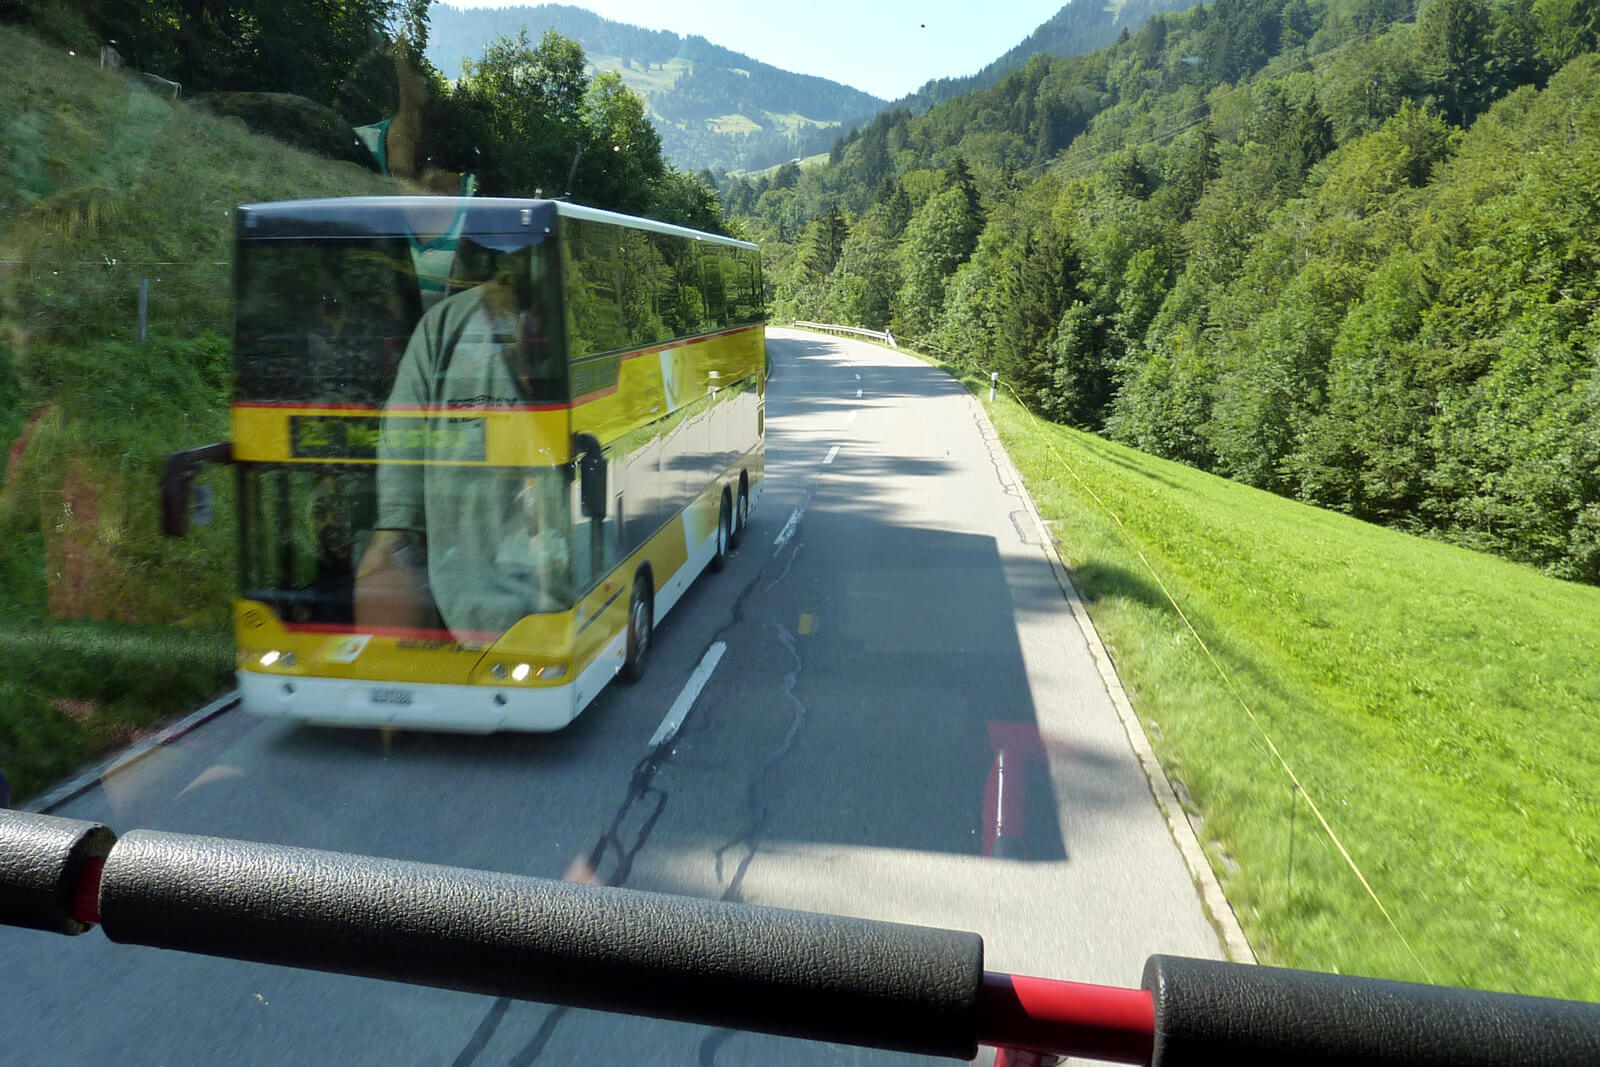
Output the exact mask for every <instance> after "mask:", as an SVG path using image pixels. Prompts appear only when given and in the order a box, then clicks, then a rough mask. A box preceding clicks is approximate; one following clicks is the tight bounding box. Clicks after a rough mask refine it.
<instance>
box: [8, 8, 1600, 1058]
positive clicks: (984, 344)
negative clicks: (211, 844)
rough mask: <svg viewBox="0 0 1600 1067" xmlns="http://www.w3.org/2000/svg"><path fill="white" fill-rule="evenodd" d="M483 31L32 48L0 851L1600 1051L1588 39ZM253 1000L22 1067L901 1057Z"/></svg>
mask: <svg viewBox="0 0 1600 1067" xmlns="http://www.w3.org/2000/svg"><path fill="white" fill-rule="evenodd" d="M462 2H463V3H464V4H467V5H468V6H457V5H456V3H455V2H454V0H451V2H449V3H428V2H424V0H362V2H361V3H332V4H328V3H310V2H307V0H283V2H280V3H268V2H267V0H229V2H227V3H209V2H208V3H200V2H196V0H96V2H95V3H71V2H63V0H22V2H13V3H6V2H3V0H0V69H3V70H8V71H11V72H13V73H12V75H11V76H10V77H8V78H0V801H4V802H5V803H9V804H10V805H13V806H17V807H26V808H30V809H32V810H34V811H37V812H44V813H48V814H53V815H58V816H62V817H66V818H73V819H83V820H93V821H98V822H102V823H104V824H105V825H106V826H109V827H110V828H112V829H113V830H115V831H117V832H118V833H126V832H129V831H134V830H139V829H149V830H157V831H163V832H170V833H175V834H184V835H196V836H202V837H220V838H237V839H241V840H245V841H253V842H265V843H270V844H273V845H282V846H290V847H303V848H307V849H314V850H324V851H327V852H332V853H361V854H370V855H374V856H379V857H387V858H390V859H395V860H403V861H414V862H416V863H420V864H432V865H445V866H453V867H464V868H470V869H477V870H489V871H499V872H505V873H510V874H515V875H522V876H530V877H535V878H539V879H545V880H548V881H552V882H559V883H572V884H577V885H583V886H592V887H594V893H595V894H598V895H600V897H602V898H603V899H616V898H617V897H618V896H619V895H621V894H619V891H620V890H638V891H642V892H646V893H658V894H672V895H678V896H687V897H694V898H701V899H703V900H705V901H716V902H721V903H723V904H726V905H729V906H736V905H754V906H763V907H774V908H783V909H792V910H798V911H811V912H827V913H837V914H841V915H846V916H853V917H858V918H869V919H877V920H885V921H891V922H896V923H903V924H910V925H920V926H933V927H944V928H950V929H955V930H969V931H975V932H977V933H979V934H981V935H982V936H983V939H984V952H985V956H984V964H983V966H984V969H985V970H988V971H992V972H1004V973H1018V974H1027V975H1038V976H1043V977H1047V978H1056V979H1065V980H1075V981H1081V982H1088V983H1104V984H1108V985H1114V986H1124V987H1126V986H1134V985H1137V984H1138V983H1139V981H1140V977H1141V974H1142V973H1143V968H1144V965H1145V961H1146V959H1147V958H1148V957H1150V956H1151V955H1153V954H1158V953H1161V954H1173V955H1178V956H1191V957H1202V958H1208V959H1224V958H1226V959H1233V960H1238V961H1242V962H1247V963H1248V962H1259V963H1264V964H1268V965H1271V966H1273V967H1278V966H1281V967H1288V968H1301V969H1306V970H1313V971H1322V972H1331V973H1337V974H1341V975H1370V976H1376V977H1383V978H1392V979H1399V980H1403V981H1408V982H1419V983H1434V984H1440V985H1452V986H1463V987H1476V988H1483V989H1490V990H1499V991H1507V992H1519V993H1527V994H1534V995H1538V996H1542V997H1552V998H1565V999H1573V1000H1594V1001H1600V924H1596V923H1595V922H1594V921H1593V919H1594V914H1595V903H1594V902H1595V901H1596V900H1600V725H1597V722H1600V720H1597V718H1596V711H1597V709H1600V654H1597V651H1600V271H1597V267H1600V16H1597V15H1596V6H1595V2H1594V0H1572V2H1567V0H1530V2H1522V0H1517V2H1513V0H1415V2H1413V0H1217V2H1216V3H1211V2H1206V3H1201V4H1194V3H1189V2H1188V0H1149V2H1147V3H1143V4H1126V5H1122V4H1111V5H1104V4H1101V5H1096V4H1088V3H1087V2H1075V3H1073V4H1070V5H1067V6H1065V7H1063V6H1062V4H1061V0H1029V2H1028V3H1014V4H991V5H986V6H985V7H984V8H983V9H982V10H981V11H980V10H978V9H976V8H975V7H973V6H972V5H965V7H966V8H968V9H967V10H957V9H958V8H962V7H963V5H932V6H931V7H929V6H928V5H924V6H923V7H920V8H919V7H916V6H913V5H911V4H909V3H906V2H903V0H888V2H885V3H881V4H871V5H868V4H857V5H833V6H831V7H827V8H826V10H825V9H824V7H822V6H819V7H816V9H815V10H812V9H806V8H792V7H788V6H784V5H766V6H763V5H744V7H743V8H741V9H740V10H737V11H730V10H729V9H728V8H727V7H726V6H719V5H714V4H698V5H696V4H689V5H657V7H660V8H661V10H660V11H656V12H655V14H653V15H652V16H651V18H653V19H655V20H656V21H655V22H652V23H651V24H650V26H649V27H648V28H646V27H641V26H635V25H631V23H632V22H633V21H636V20H638V19H643V18H644V16H643V15H640V14H638V13H637V12H635V13H633V14H627V13H624V5H622V4H621V2H620V0H606V2H604V3H602V2H599V0H597V2H594V3H588V2H580V3H579V5H578V6H577V7H570V6H563V5H548V4H547V5H541V6H524V7H509V8H508V7H494V6H489V5H487V4H486V3H485V2H483V0H462ZM645 6H648V5H645ZM634 7H635V8H639V5H634ZM669 7H670V10H669V9H668V8H669ZM924 8H927V9H926V10H924ZM640 9H641V10H642V8H640ZM630 10H631V9H630ZM646 21H649V20H646ZM972 72H976V73H972ZM12 825H16V823H14V822H13V823H12ZM0 852H4V849H0ZM0 862H5V861H4V860H3V859H0ZM330 862H334V861H330ZM556 890H557V891H559V892H568V891H572V890H571V886H570V885H560V886H557V887H556ZM581 892H583V893H588V892H589V890H587V889H585V890H582V891H581ZM3 895H4V894H3V893H0V896H3ZM508 907H511V906H510V905H508ZM610 935H611V931H608V930H602V931H597V932H596V933H595V936H596V937H600V938H604V937H608V936H610ZM755 939H756V940H758V941H759V940H760V937H759V936H757V937H756V938H755ZM263 940H271V939H263ZM396 955H397V956H403V955H404V954H403V953H396ZM268 958H270V954H269V953H267V952H266V951H264V950H263V951H260V952H258V953H257V955H256V956H253V957H251V958H247V959H233V958H227V957H225V956H222V955H219V956H215V957H211V956H200V955H192V954H186V953H182V952H176V951H160V952H157V951H151V950H150V948H149V947H141V946H138V945H131V944H126V943H122V942H113V941H112V940H110V939H109V938H108V937H107V936H106V931H105V929H99V930H90V931H87V932H85V933H83V934H82V935H81V936H77V937H73V938H61V937H55V936H54V935H49V934H46V933H44V932H40V931H33V930H24V929H14V928H8V927H0V961H3V962H4V965H5V971H4V983H5V995H4V996H3V997H0V1060H4V1061H6V1062H8V1063H9V1062H13V1061H15V1062H19V1063H29V1064H32V1063H37V1064H47V1065H54V1064H57V1063H68V1064H71V1063H79V1062H102V1061H111V1060H113V1059H115V1060H116V1061H118V1062H128V1063H133V1064H138V1065H144V1064H152V1065H154V1064H166V1063H209V1062H216V1061H224V1062H227V1061H234V1060H240V1061H244V1062H267V1063H276V1062H282V1063H320V1062H324V1061H328V1060H335V1061H347V1062H348V1063H349V1064H351V1065H352V1067H355V1065H360V1064H368V1063H373V1064H390V1063H453V1064H460V1065H462V1067H466V1065H472V1064H476V1065H483V1067H487V1065H490V1064H500V1063H516V1064H524V1065H528V1064H541V1063H542V1064H565V1063H583V1062H588V1061H604V1062H610V1061H612V1060H616V1061H620V1062H625V1063H634V1062H638V1063H656V1062H660V1063H666V1064H672V1065H678V1064H682V1065H693V1067H728V1065H734V1064H740V1063H769V1062H770V1063H778V1064H802V1063H850V1064H872V1065H875V1064H879V1063H885V1064H887V1063H899V1062H910V1061H913V1060H915V1057H912V1056H910V1055H909V1054H896V1053H879V1052H877V1051H869V1050H864V1049H858V1048H855V1047H847V1046H846V1045H845V1044H843V1043H840V1044H833V1043H825V1042H807V1041H803V1040H799V1039H795V1038H780V1037H772V1036H760V1035H755V1034H750V1033H744V1032H736V1031H734V1030H732V1029H726V1028H722V1027H720V1026H718V1025H714V1023H715V1020H711V1021H710V1022H705V1021H704V1020H702V1021H701V1022H695V1023H693V1024H691V1023H687V1022H681V1021H680V1022H669V1021H660V1020H654V1019H645V1018H632V1017H625V1016H620V1015H608V1014H606V1013H604V1012H601V1011H598V1010H588V1009H581V1010H580V1009H578V1008H557V1007H552V1006H550V1005H548V1004H543V1003H535V1002H532V1001H521V1000H512V999H502V998H500V997H498V996H497V995H484V994H483V992H482V989H481V988H480V989H479V992H473V993H469V992H463V991H460V990H459V989H457V990H448V989H439V988H434V987H431V986H426V985H421V984H415V983H414V982H410V981H405V980H402V981H380V980H374V979H367V978H363V977H358V976H355V975H350V974H336V973H331V972H330V973H325V972H313V971H307V970H295V969H292V968H286V967H278V966H275V965H271V964H270V963H267V962H263V959H268ZM880 962H881V963H883V964H884V965H885V966H891V967H892V966H893V965H894V961H879V960H876V959H867V960H864V961H863V966H877V965H878V964H879V963H880ZM407 965H408V964H407V961H405V960H401V961H400V962H399V963H398V964H397V966H399V967H401V969H402V970H404V968H405V967H406V966H407ZM581 966H582V961H581V960H569V961H567V962H565V963H562V964H560V965H559V966H555V967H554V968H553V969H554V970H555V971H557V972H560V971H562V969H563V968H568V969H576V968H579V967H581ZM1258 973H1271V972H1266V971H1263V972H1258ZM398 977H399V978H400V979H412V978H415V977H417V976H416V975H413V974H408V973H402V974H400V975H399V976H398ZM562 977H563V975H562V974H561V973H557V974H555V976H554V977H553V978H552V981H557V982H558V981H559V980H560V979H561V978H562ZM85 1005H92V1006H93V1009H92V1010H90V1011H88V1012H85V1010H84V1007H85ZM62 1020H72V1023H71V1025H65V1024H64V1023H63V1022H62ZM977 1062H979V1063H981V1064H983V1065H984V1067H989V1065H990V1064H991V1063H993V1062H995V1056H994V1053H993V1052H992V1051H987V1050H985V1051H980V1052H979V1053H978V1060H977ZM1074 1062H1076V1057H1074ZM1001 1063H1002V1064H1003V1067H1017V1061H1016V1060H1015V1059H1010V1060H1003V1061H1001Z"/></svg>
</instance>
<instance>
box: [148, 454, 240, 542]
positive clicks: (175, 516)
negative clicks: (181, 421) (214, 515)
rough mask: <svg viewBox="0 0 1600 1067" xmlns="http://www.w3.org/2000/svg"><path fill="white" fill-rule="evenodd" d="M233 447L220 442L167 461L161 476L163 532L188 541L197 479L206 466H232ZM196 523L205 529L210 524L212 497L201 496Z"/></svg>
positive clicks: (176, 455)
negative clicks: (195, 478) (202, 467)
mask: <svg viewBox="0 0 1600 1067" xmlns="http://www.w3.org/2000/svg"><path fill="white" fill-rule="evenodd" d="M232 462H233V443H232V442H231V441H219V442H218V443H217V444H214V445H206V446H205V447H203V448H191V449H188V450H186V451H183V452H174V453H172V455H170V456H168V457H167V467H166V470H164V471H163V472H162V474H161V532H162V533H164V534H166V535H167V536H168V537H185V536H187V535H188V533H189V519H190V506H191V502H192V501H194V497H195V492H194V477H195V475H196V474H198V473H199V472H200V467H201V466H202V465H204V464H206V463H218V464H223V463H232ZM198 503H199V505H200V506H199V507H197V508H195V509H194V510H195V511H196V512H198V514H196V516H195V519H196V521H197V522H199V524H200V525H202V526H204V525H205V524H206V523H208V522H210V521H211V495H210V494H209V493H206V494H201V499H200V500H199V501H198Z"/></svg>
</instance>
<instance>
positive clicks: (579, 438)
mask: <svg viewBox="0 0 1600 1067" xmlns="http://www.w3.org/2000/svg"><path fill="white" fill-rule="evenodd" d="M572 451H573V453H574V454H575V455H576V456H577V463H578V501H579V504H580V506H581V508H582V511H583V517H584V518H586V519H603V518H605V517H606V457H605V455H604V454H603V453H602V452H601V450H600V439H599V438H598V437H596V436H595V435H594V434H592V433H575V434H573V435H572Z"/></svg>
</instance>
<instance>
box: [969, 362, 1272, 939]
mask: <svg viewBox="0 0 1600 1067" xmlns="http://www.w3.org/2000/svg"><path fill="white" fill-rule="evenodd" d="M967 402H968V403H969V404H971V405H972V409H973V411H974V412H975V414H976V416H977V418H978V420H979V422H980V424H981V425H982V426H983V427H984V429H985V430H986V431H987V433H988V435H989V438H990V440H992V441H993V442H994V443H995V444H998V445H999V446H1000V456H1002V457H1004V462H1005V474H1006V475H1007V477H1009V478H1010V479H1011V480H1012V483H1013V484H1014V485H1015V486H1016V487H1017V490H1018V493H1017V495H1018V497H1019V498H1020V499H1021V500H1022V505H1023V507H1024V508H1026V509H1027V511H1028V515H1029V517H1030V518H1032V520H1033V525H1034V528H1035V529H1036V530H1037V531H1038V533H1039V539H1040V543H1041V544H1042V545H1043V546H1044V553H1045V558H1046V559H1048V560H1049V561H1050V569H1051V570H1052V571H1054V572H1055V576H1056V583H1057V584H1058V585H1060V586H1061V594H1062V596H1064V597H1066V600H1067V604H1068V605H1069V606H1070V607H1071V608H1072V617H1073V618H1074V619H1076V620H1077V622H1078V629H1079V630H1080V631H1081V632H1082V634H1083V639H1084V641H1085V642H1086V643H1087V644H1088V646H1089V654H1090V656H1091V657H1092V658H1093V659H1094V663H1095V667H1096V668H1098V669H1099V671H1100V680H1101V682H1102V683H1103V684H1104V685H1105V687H1106V693H1107V694H1108V695H1109V696H1110V697H1111V704H1112V706H1113V707H1115V708H1116V709H1117V717H1118V718H1120V719H1121V720H1122V728H1123V730H1125V731H1126V732H1127V735H1128V744H1129V745H1130V746H1131V747H1132V748H1133V753H1134V755H1135V756H1137V757H1138V758H1139V766H1140V767H1141V768H1142V769H1143V770H1144V776H1145V779H1146V780H1147V781H1148V782H1149V785H1150V792H1151V794H1153V795H1154V797H1155V801H1156V806H1157V807H1159V808H1160V809H1161V813H1162V814H1163V815H1164V816H1166V819H1167V829H1168V831H1170V832H1171V834H1172V839H1173V841H1174V843H1176V844H1177V846H1178V851H1179V852H1180V853H1182V855H1183V861H1184V863H1185V864H1187V865H1188V868H1189V875H1190V877H1191V878H1193V879H1194V884H1195V888H1196V890H1197V891H1198V892H1199V894H1200V901H1201V903H1202V904H1203V905H1204V906H1205V909H1206V913H1207V915H1208V916H1209V918H1210V919H1211V922H1212V925H1214V926H1215V927H1216V929H1217V937H1218V940H1219V941H1221V943H1222V950H1223V951H1224V952H1225V953H1226V954H1227V956H1228V958H1229V959H1231V960H1233V961H1235V962H1237V963H1255V962H1256V954H1255V952H1254V950H1252V949H1251V947H1250V942H1249V941H1248V940H1246V939H1245V936H1244V930H1243V928H1242V927H1240V925H1239V918H1238V916H1237V915H1235V914H1234V912H1233V906H1232V905H1230V904H1229V903H1228V898H1227V897H1226V896H1224V895H1223V892H1222V884H1221V883H1220V882H1218V881H1217V875H1216V872H1215V871H1213V870H1212V869H1211V863H1210V861H1208V860H1207V859H1206V854H1205V849H1203V848H1202V847H1201V846H1200V839H1199V838H1198V837H1197V836H1196V835H1195V832H1194V827H1193V826H1192V825H1191V824H1190V822H1189V817H1188V815H1186V814H1185V813H1184V811H1183V805H1181V804H1180V803H1178V795H1177V793H1175V792H1174V791H1173V788H1172V783H1171V782H1170V781H1168V780H1167V775H1166V772H1165V771H1163V770H1162V769H1161V764H1160V762H1159V761H1158V760H1157V759H1156V754H1155V749H1153V748H1152V747H1151V746H1150V738H1149V736H1148V735H1147V734H1146V733H1145V732H1144V724H1143V723H1141V722H1140V721H1139V717H1138V715H1136V714H1135V713H1134V710H1133V705H1132V704H1131V703H1130V702H1129V701H1128V694H1127V691H1126V690H1125V689H1123V687H1122V679H1120V678H1119V677H1117V667H1116V664H1115V663H1113V662H1112V661H1111V656H1110V654H1109V653H1107V652H1106V648H1105V645H1104V644H1103V643H1101V641H1100V633H1099V631H1097V630H1096V629H1095V628H1094V620H1092V619H1091V618H1089V609H1088V608H1087V607H1086V606H1085V605H1084V603H1083V597H1082V596H1080V595H1079V594H1078V587H1077V586H1075V585H1073V584H1072V574H1071V572H1070V571H1069V570H1068V569H1067V565H1066V561H1065V560H1063V559H1062V558H1061V552H1060V550H1059V549H1058V548H1057V547H1056V542H1055V539H1054V538H1053V537H1051V536H1050V531H1049V529H1048V528H1047V527H1046V526H1045V524H1044V520H1043V519H1041V518H1040V517H1039V509H1038V508H1037V507H1035V506H1034V503H1033V494H1032V493H1030V492H1028V487H1027V485H1026V484H1025V483H1024V482H1023V480H1022V474H1021V472H1020V471H1018V470H1017V468H1016V465H1015V464H1013V463H1012V462H1011V453H1010V452H1009V451H1007V450H1006V447H1005V443H1004V442H1003V441H1002V440H1001V439H1000V434H999V433H998V432H997V431H996V430H995V428H994V423H992V422H990V421H989V413H988V412H987V411H985V410H984V406H983V402H982V401H981V400H979V399H978V398H977V397H976V396H974V395H973V394H972V393H971V392H970V391H969V392H968V393H967Z"/></svg>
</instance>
